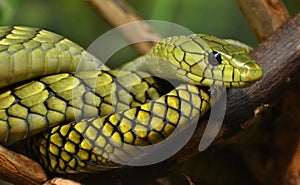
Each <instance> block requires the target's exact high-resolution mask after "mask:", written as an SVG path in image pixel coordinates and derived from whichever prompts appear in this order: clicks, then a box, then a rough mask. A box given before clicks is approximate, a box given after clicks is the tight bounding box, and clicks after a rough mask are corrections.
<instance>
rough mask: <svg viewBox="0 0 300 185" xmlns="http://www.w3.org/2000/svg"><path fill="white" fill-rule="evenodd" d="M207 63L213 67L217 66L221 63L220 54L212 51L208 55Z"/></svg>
mask: <svg viewBox="0 0 300 185" xmlns="http://www.w3.org/2000/svg"><path fill="white" fill-rule="evenodd" d="M208 62H209V63H210V64H211V65H213V66H217V65H219V64H221V63H222V58H221V54H220V53H219V52H217V51H212V52H211V53H209V54H208Z"/></svg>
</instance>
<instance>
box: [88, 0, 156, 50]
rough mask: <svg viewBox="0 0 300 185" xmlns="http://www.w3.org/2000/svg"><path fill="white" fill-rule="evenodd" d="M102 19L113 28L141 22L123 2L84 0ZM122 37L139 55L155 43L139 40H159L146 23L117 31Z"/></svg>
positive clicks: (121, 0) (119, 0) (115, 0)
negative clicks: (131, 44)
mask: <svg viewBox="0 0 300 185" xmlns="http://www.w3.org/2000/svg"><path fill="white" fill-rule="evenodd" d="M86 1H87V2H89V3H90V4H91V5H93V7H95V8H96V9H97V10H98V12H99V13H100V14H101V15H103V17H104V18H105V19H106V20H107V21H108V22H109V23H110V24H111V25H112V26H113V27H118V26H121V25H124V24H127V23H131V22H135V21H142V20H143V19H142V18H141V17H139V16H138V15H137V14H136V13H135V12H134V10H133V9H132V8H131V7H130V6H129V5H128V4H127V3H126V2H125V1H123V0H86ZM119 31H120V32H121V34H122V35H123V37H124V38H125V39H126V40H127V41H129V42H130V43H134V44H133V46H134V47H135V48H136V50H137V51H138V52H139V53H140V54H145V53H147V52H148V51H149V50H150V49H151V48H152V47H153V46H154V45H155V42H141V43H136V41H141V40H151V41H158V40H160V39H161V37H160V35H159V34H158V33H156V32H155V31H153V30H152V28H151V27H150V26H149V25H148V24H147V23H146V22H139V23H138V24H134V25H132V26H131V27H130V30H128V29H120V30H119Z"/></svg>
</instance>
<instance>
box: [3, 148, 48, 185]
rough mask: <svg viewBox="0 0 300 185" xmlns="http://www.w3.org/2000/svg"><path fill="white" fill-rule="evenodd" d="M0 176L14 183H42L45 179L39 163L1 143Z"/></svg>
mask: <svg viewBox="0 0 300 185" xmlns="http://www.w3.org/2000/svg"><path fill="white" fill-rule="evenodd" d="M0 177H1V179H4V180H8V181H9V182H12V183H14V184H42V183H43V182H45V181H46V180H47V176H46V174H45V173H44V171H43V169H42V167H41V166H40V165H39V164H37V163H36V162H33V161H32V160H31V159H29V158H27V157H25V156H23V155H21V154H17V153H15V152H12V151H10V150H8V149H6V148H5V147H3V146H1V145H0Z"/></svg>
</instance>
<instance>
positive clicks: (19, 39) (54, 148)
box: [0, 26, 262, 173]
mask: <svg viewBox="0 0 300 185" xmlns="http://www.w3.org/2000/svg"><path fill="white" fill-rule="evenodd" d="M0 37H1V40H0V60H1V61H0V87H1V88H3V90H2V93H1V94H0V143H2V144H6V145H8V144H11V143H14V142H17V141H20V140H23V139H25V138H27V137H29V136H33V135H36V134H38V133H42V132H43V131H44V133H42V134H38V136H37V137H35V138H34V141H33V142H34V144H35V149H36V151H37V153H38V154H39V157H40V159H41V163H42V164H43V165H44V166H45V167H46V168H48V169H49V170H50V171H53V172H59V173H77V172H95V171H103V170H106V169H110V168H114V167H118V166H119V165H118V164H117V163H115V161H116V160H115V159H117V160H121V161H122V160H126V159H127V158H130V155H131V153H130V151H128V150H126V147H125V146H126V145H125V144H127V145H132V146H147V145H151V144H155V143H158V142H160V141H162V140H164V139H165V138H167V137H168V136H169V135H170V134H171V133H172V132H173V131H174V129H175V128H176V127H178V126H185V125H188V124H189V123H190V122H191V120H193V119H196V118H198V116H199V115H200V117H201V116H202V115H204V114H205V113H206V112H207V111H208V110H209V108H210V106H211V99H210V94H209V93H208V92H207V91H205V90H203V89H202V88H200V86H209V85H225V86H226V87H228V88H231V87H245V86H248V85H250V84H252V83H253V82H255V81H256V80H258V79H260V78H261V76H262V69H261V68H260V66H259V65H258V64H257V63H256V62H255V61H254V60H253V59H251V58H250V57H249V56H248V55H247V54H248V52H249V48H247V47H241V46H240V44H236V42H233V41H229V40H221V39H218V38H216V37H213V36H208V35H203V34H194V35H188V36H174V37H169V38H166V39H164V40H162V41H161V42H160V43H158V44H157V45H156V46H155V47H153V49H152V50H151V51H150V52H149V53H148V54H146V55H145V56H144V57H142V58H140V59H139V60H141V61H143V62H144V63H145V66H147V68H148V69H149V70H150V71H151V72H152V73H154V74H155V75H159V76H160V77H167V78H173V79H176V80H180V81H183V82H182V83H181V84H180V85H178V86H177V87H176V88H175V89H173V90H171V91H170V92H166V90H167V89H168V88H167V87H169V86H170V84H168V83H167V82H166V81H163V80H161V79H159V78H156V77H151V76H149V75H148V74H147V73H145V72H139V71H138V72H137V71H120V70H110V69H109V68H108V67H106V66H104V65H102V63H101V62H100V61H98V60H97V59H96V58H95V57H93V56H92V55H91V54H89V53H88V52H86V51H85V50H83V49H82V48H81V47H80V46H78V45H77V44H75V43H73V42H71V41H70V40H68V39H65V38H64V37H62V36H59V35H56V34H54V33H51V32H48V31H45V30H41V29H36V28H29V27H21V26H8V27H0ZM76 70H77V72H76V73H75V71H76ZM31 79H33V80H31ZM195 85H196V86H195Z"/></svg>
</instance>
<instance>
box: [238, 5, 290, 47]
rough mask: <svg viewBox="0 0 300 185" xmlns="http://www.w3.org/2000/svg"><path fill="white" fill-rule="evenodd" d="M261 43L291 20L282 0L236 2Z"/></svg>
mask: <svg viewBox="0 0 300 185" xmlns="http://www.w3.org/2000/svg"><path fill="white" fill-rule="evenodd" d="M236 2H237V4H238V6H239V7H240V9H241V10H242V12H243V13H244V15H245V17H246V19H247V21H248V23H249V24H250V26H251V28H252V29H253V31H254V33H255V34H256V36H257V38H258V39H259V41H263V40H265V39H266V38H267V37H268V36H269V35H270V34H271V33H273V31H274V30H276V29H277V28H279V27H280V26H281V25H282V24H283V23H285V22H286V20H287V19H288V18H289V14H288V11H287V10H286V8H285V6H284V4H283V3H282V2H281V1H280V0H272V1H270V0H236Z"/></svg>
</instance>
